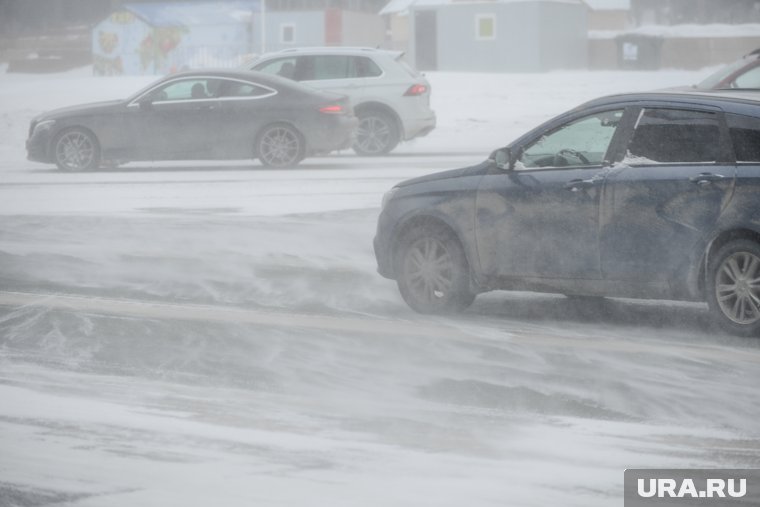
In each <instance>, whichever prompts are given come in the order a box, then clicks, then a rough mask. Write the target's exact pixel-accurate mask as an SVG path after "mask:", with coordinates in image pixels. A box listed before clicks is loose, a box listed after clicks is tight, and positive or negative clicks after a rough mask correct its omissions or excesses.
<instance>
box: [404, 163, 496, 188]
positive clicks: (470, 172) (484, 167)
mask: <svg viewBox="0 0 760 507" xmlns="http://www.w3.org/2000/svg"><path fill="white" fill-rule="evenodd" d="M491 167H493V162H492V161H490V160H485V161H483V162H481V163H480V164H476V165H473V166H469V167H463V168H461V169H451V170H449V171H443V172H440V173H433V174H428V175H426V176H420V177H419V178H412V179H409V180H405V181H402V182H401V183H398V184H397V185H396V186H397V187H408V186H410V185H416V184H418V183H428V182H430V181H438V180H447V179H452V178H462V177H464V176H477V175H480V174H485V173H486V172H488V170H489V169H490V168H491Z"/></svg>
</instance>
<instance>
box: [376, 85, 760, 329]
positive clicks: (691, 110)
mask: <svg viewBox="0 0 760 507" xmlns="http://www.w3.org/2000/svg"><path fill="white" fill-rule="evenodd" d="M374 246H375V254H376V257H377V261H378V266H379V269H378V271H379V272H380V274H382V275H383V276H385V277H388V278H391V279H395V280H396V281H397V283H398V287H399V290H400V292H401V295H402V296H403V298H404V300H405V301H406V302H407V303H408V304H409V306H411V307H412V308H413V309H415V310H417V311H419V312H423V313H443V312H451V311H455V310H462V309H464V308H466V307H467V306H469V305H470V304H471V303H472V301H473V300H474V298H475V296H476V294H478V293H480V292H485V291H489V290H495V289H506V290H529V291H538V292H557V293H561V294H566V295H570V296H574V295H578V296H611V297H612V296H617V297H629V298H647V299H669V300H685V301H707V303H708V304H709V307H710V309H711V312H712V313H713V314H714V316H715V318H716V320H717V322H718V323H719V324H720V325H722V326H723V327H724V328H725V329H726V330H728V331H730V332H733V333H736V334H741V335H755V336H756V335H758V334H760V94H757V95H755V94H752V93H750V92H721V93H712V92H703V93H687V92H679V93H676V92H657V93H642V94H627V95H616V96H611V97H604V98H600V99H597V100H593V101H591V102H588V103H586V104H583V105H582V106H580V107H577V108H575V109H573V110H572V111H569V112H567V113H565V114H562V115H560V116H558V117H556V118H554V119H552V120H550V121H548V122H546V123H544V124H543V125H541V126H539V127H538V128H536V129H534V130H532V131H530V132H528V133H527V134H525V135H524V136H522V137H520V138H519V139H517V140H516V141H514V142H513V143H512V144H510V145H508V146H507V147H505V148H501V149H499V150H496V151H495V152H494V153H493V154H492V155H491V157H489V159H488V160H486V161H485V162H483V163H481V164H479V165H476V166H473V167H467V168H464V169H458V170H453V171H447V172H443V173H439V174H433V175H429V176H425V177H421V178H416V179H412V180H408V181H404V182H402V183H400V184H398V185H397V186H395V187H394V188H393V189H392V190H391V191H390V192H388V193H387V194H386V196H385V198H384V199H383V210H382V212H381V214H380V217H379V220H378V227H377V235H376V237H375V244H374Z"/></svg>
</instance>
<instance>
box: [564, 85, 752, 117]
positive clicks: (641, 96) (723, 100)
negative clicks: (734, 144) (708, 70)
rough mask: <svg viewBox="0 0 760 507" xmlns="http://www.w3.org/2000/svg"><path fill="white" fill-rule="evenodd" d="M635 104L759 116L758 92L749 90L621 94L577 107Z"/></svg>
mask: <svg viewBox="0 0 760 507" xmlns="http://www.w3.org/2000/svg"><path fill="white" fill-rule="evenodd" d="M636 102H650V103H651V102H665V103H667V102H669V103H673V104H684V105H686V104H691V105H701V106H710V107H718V108H720V109H724V110H728V111H731V112H741V111H753V112H754V113H755V114H760V91H750V90H714V91H713V90H694V91H668V90H664V91H654V92H640V93H622V94H617V95H608V96H606V97H600V98H597V99H594V100H591V101H589V102H586V103H585V104H582V105H581V106H579V108H583V109H585V108H589V107H596V106H605V105H614V104H621V105H622V104H627V105H630V104H635V103H636Z"/></svg>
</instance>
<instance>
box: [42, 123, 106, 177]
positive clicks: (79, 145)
mask: <svg viewBox="0 0 760 507" xmlns="http://www.w3.org/2000/svg"><path fill="white" fill-rule="evenodd" d="M53 156H54V157H55V163H56V165H57V166H58V169H60V170H61V171H89V170H92V169H97V168H98V166H99V165H100V145H99V144H98V140H97V139H96V138H95V136H94V135H92V134H91V133H90V132H89V131H87V130H84V129H80V128H73V129H69V130H64V131H63V132H61V133H60V134H58V136H56V138H55V140H54V141H53Z"/></svg>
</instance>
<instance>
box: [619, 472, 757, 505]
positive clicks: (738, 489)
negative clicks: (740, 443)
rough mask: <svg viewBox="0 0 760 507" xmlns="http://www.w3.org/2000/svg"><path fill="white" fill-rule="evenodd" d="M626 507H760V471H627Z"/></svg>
mask: <svg viewBox="0 0 760 507" xmlns="http://www.w3.org/2000/svg"><path fill="white" fill-rule="evenodd" d="M624 498H625V507H653V506H663V507H665V506H671V505H672V506H679V505H684V506H685V505H689V506H709V507H732V506H733V507H749V506H753V507H760V470H754V469H722V470H720V469H718V470H709V469H699V470H687V469H672V470H666V469H628V470H626V471H625V496H624Z"/></svg>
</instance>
